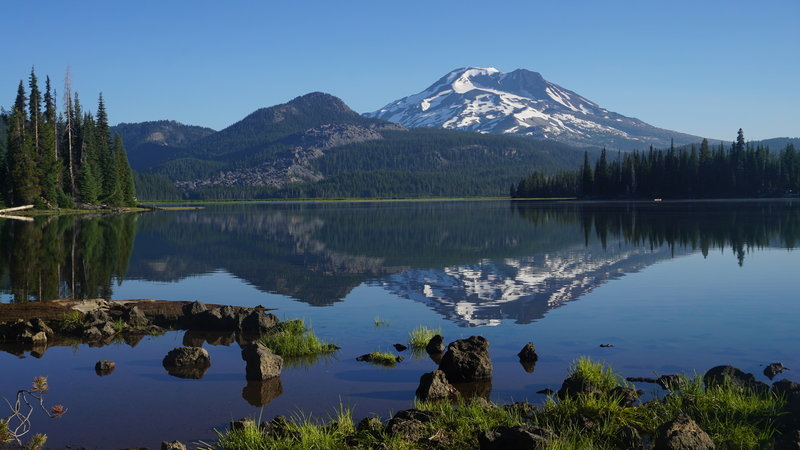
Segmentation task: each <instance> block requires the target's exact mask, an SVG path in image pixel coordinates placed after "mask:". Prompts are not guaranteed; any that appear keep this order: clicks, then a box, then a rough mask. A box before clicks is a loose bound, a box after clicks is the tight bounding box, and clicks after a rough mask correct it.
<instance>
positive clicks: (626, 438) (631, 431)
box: [613, 425, 644, 449]
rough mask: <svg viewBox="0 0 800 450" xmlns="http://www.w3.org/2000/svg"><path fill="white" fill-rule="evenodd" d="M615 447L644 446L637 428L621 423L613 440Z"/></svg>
mask: <svg viewBox="0 0 800 450" xmlns="http://www.w3.org/2000/svg"><path fill="white" fill-rule="evenodd" d="M613 442H614V444H615V447H616V448H625V449H641V448H644V440H643V439H642V435H641V434H640V433H639V430H637V429H636V428H634V427H632V426H631V425H622V426H621V427H619V429H617V433H616V435H615V436H614V440H613Z"/></svg>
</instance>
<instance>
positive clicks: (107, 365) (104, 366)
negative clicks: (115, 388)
mask: <svg viewBox="0 0 800 450" xmlns="http://www.w3.org/2000/svg"><path fill="white" fill-rule="evenodd" d="M116 367H117V365H116V364H115V363H114V361H108V360H105V359H103V360H100V361H97V364H95V365H94V371H95V372H96V373H97V375H99V376H101V377H103V376H106V375H111V372H113V371H114V369H116Z"/></svg>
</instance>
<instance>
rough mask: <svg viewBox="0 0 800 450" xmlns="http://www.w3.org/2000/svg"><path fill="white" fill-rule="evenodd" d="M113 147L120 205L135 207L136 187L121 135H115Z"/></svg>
mask: <svg viewBox="0 0 800 450" xmlns="http://www.w3.org/2000/svg"><path fill="white" fill-rule="evenodd" d="M113 147H114V158H115V162H116V166H117V175H118V177H119V190H120V202H121V203H120V204H121V205H124V206H133V205H135V204H136V187H135V186H134V181H133V171H132V170H131V166H130V164H129V163H128V154H127V152H126V151H125V145H124V144H123V143H122V137H121V136H120V135H119V134H115V135H114V143H113Z"/></svg>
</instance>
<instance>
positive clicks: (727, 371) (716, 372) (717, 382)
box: [703, 366, 769, 392]
mask: <svg viewBox="0 0 800 450" xmlns="http://www.w3.org/2000/svg"><path fill="white" fill-rule="evenodd" d="M726 380H727V381H726ZM703 382H704V383H705V385H706V387H713V386H724V385H725V383H726V382H727V383H729V384H730V385H731V386H735V387H740V388H748V389H753V390H755V391H758V392H764V391H767V390H769V386H767V384H766V383H762V382H760V381H756V377H754V376H753V374H751V373H745V372H742V371H741V370H739V369H737V368H736V367H733V366H716V367H712V368H711V369H709V370H708V372H706V374H705V375H703Z"/></svg>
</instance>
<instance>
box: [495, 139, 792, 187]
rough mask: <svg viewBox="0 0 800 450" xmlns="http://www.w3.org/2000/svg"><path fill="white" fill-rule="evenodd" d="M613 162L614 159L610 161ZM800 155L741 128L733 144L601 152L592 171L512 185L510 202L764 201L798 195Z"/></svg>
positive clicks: (541, 176)
mask: <svg viewBox="0 0 800 450" xmlns="http://www.w3.org/2000/svg"><path fill="white" fill-rule="evenodd" d="M612 158H614V160H610V159H612ZM798 192H800V155H798V153H797V151H796V150H795V148H794V145H793V144H792V143H789V144H787V145H786V147H785V148H783V149H782V150H780V151H778V152H771V151H770V149H769V148H768V147H767V146H765V145H761V144H758V145H750V144H748V143H746V142H745V139H744V133H743V131H742V130H741V129H739V132H738V135H737V137H736V141H735V142H733V143H732V144H731V145H729V146H727V147H726V146H725V145H724V144H722V143H721V144H719V145H718V146H713V147H712V146H710V145H709V143H708V140H706V139H704V140H703V142H702V143H701V144H700V146H699V148H698V146H696V145H691V146H684V147H681V148H675V147H674V146H671V147H670V148H669V149H654V148H652V147H651V148H650V150H649V151H647V152H624V153H623V152H617V154H616V157H614V156H613V155H612V156H610V155H609V154H608V152H607V151H606V150H605V149H603V150H602V151H601V153H600V157H599V158H598V159H597V161H596V163H595V164H594V167H592V165H591V164H590V162H589V156H588V154H586V155H584V161H583V166H582V167H581V168H580V169H578V170H575V171H562V172H558V173H556V174H545V173H542V172H533V173H532V174H531V175H529V176H527V177H525V178H523V179H522V180H520V181H519V183H518V184H517V185H516V186H512V187H511V192H510V194H511V197H512V198H548V197H577V198H584V199H592V198H596V199H613V198H620V199H624V198H631V199H642V198H648V199H649V198H669V199H679V198H763V197H785V196H797V194H798Z"/></svg>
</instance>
